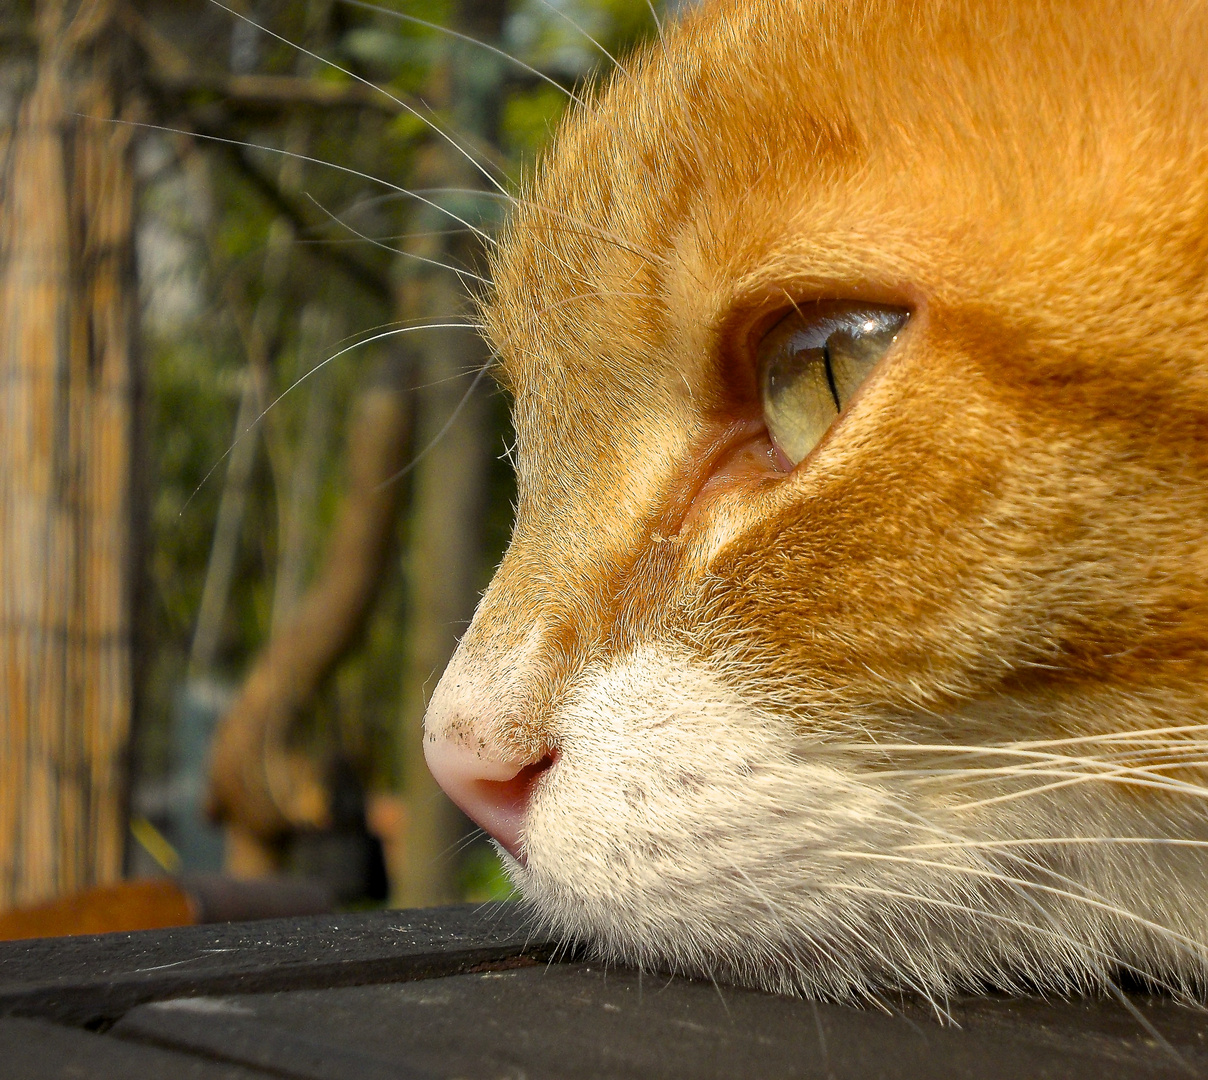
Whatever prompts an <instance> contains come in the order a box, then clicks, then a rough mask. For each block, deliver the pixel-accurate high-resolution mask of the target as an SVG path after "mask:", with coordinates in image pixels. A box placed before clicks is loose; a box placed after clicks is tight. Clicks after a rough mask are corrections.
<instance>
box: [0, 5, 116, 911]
mask: <svg viewBox="0 0 1208 1080" xmlns="http://www.w3.org/2000/svg"><path fill="white" fill-rule="evenodd" d="M114 6H115V5H114V3H113V2H112V0H72V2H68V0H41V2H40V3H39V6H38V37H39V45H40V49H39V59H38V68H37V76H36V80H35V82H34V84H33V87H32V89H31V90H30V92H29V95H28V96H27V98H26V99H25V101H24V103H23V106H22V111H21V112H20V114H19V119H18V121H17V124H16V128H15V130H14V131H12V132H10V133H8V136H7V138H0V151H2V152H3V158H2V159H0V908H4V907H9V906H12V905H14V904H20V903H28V902H33V901H37V900H41V899H44V898H47V897H50V896H53V895H56V894H60V893H63V892H67V891H72V890H76V889H79V888H83V887H86V886H88V885H91V884H93V883H95V882H104V881H111V880H113V879H114V878H116V877H118V876H119V875H120V873H121V868H122V847H123V841H124V806H123V802H124V799H123V790H124V775H123V774H124V766H125V754H126V745H127V741H128V737H129V729H130V715H131V621H130V606H131V605H130V597H131V559H130V544H131V527H130V523H131V490H132V485H131V475H132V469H131V445H132V430H133V401H134V388H135V379H134V368H133V362H132V357H133V326H134V322H133V317H134V314H135V309H134V290H133V258H132V215H133V205H134V204H133V178H132V173H131V160H130V159H131V154H130V142H131V129H130V128H129V127H124V126H120V125H117V124H113V123H109V122H105V121H106V120H108V119H109V118H112V117H115V116H117V115H119V111H118V110H119V109H120V107H121V103H120V101H119V97H118V90H117V89H116V87H117V85H118V78H117V74H118V72H117V69H116V66H115V63H114V60H113V58H112V56H111V55H110V54H109V52H108V48H109V45H108V42H109V41H110V40H111V38H112V35H111V34H110V30H111V28H112V19H113V17H114Z"/></svg>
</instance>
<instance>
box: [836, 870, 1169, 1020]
mask: <svg viewBox="0 0 1208 1080" xmlns="http://www.w3.org/2000/svg"><path fill="white" fill-rule="evenodd" d="M816 888H820V889H826V890H828V891H832V892H850V893H863V894H867V895H871V896H881V897H884V898H886V899H890V900H894V899H896V900H909V901H912V902H914V903H918V904H923V905H926V906H930V907H938V908H941V909H943V910H947V911H952V912H955V913H957V914H961V915H970V916H972V917H973V918H975V919H986V920H988V921H989V922H995V923H1000V924H1002V925H1005V926H1011V927H1014V928H1015V929H1017V930H1026V931H1028V932H1030V933H1034V934H1041V935H1043V936H1045V937H1050V938H1053V939H1055V940H1056V941H1058V942H1060V943H1061V944H1063V945H1066V946H1068V947H1070V948H1071V949H1073V950H1074V951H1076V952H1086V953H1089V954H1091V955H1095V956H1098V958H1099V959H1100V960H1104V961H1106V962H1107V963H1108V964H1110V965H1111V966H1113V967H1119V968H1121V969H1122V970H1124V971H1128V972H1130V973H1132V974H1133V975H1135V976H1137V978H1138V979H1140V980H1141V981H1142V982H1146V983H1149V984H1151V985H1153V986H1157V987H1160V988H1161V989H1163V990H1165V991H1166V992H1167V993H1168V994H1170V995H1171V997H1175V998H1177V997H1178V996H1179V993H1178V990H1177V989H1176V988H1175V987H1174V986H1171V985H1170V984H1169V983H1168V982H1166V981H1165V980H1164V979H1161V978H1159V977H1158V976H1156V975H1153V974H1151V973H1150V972H1147V971H1142V970H1141V969H1140V968H1138V967H1137V966H1136V965H1134V964H1130V963H1129V962H1128V961H1126V960H1124V959H1122V958H1121V957H1119V956H1114V955H1112V954H1111V953H1108V952H1106V951H1104V950H1103V949H1099V948H1096V947H1095V946H1093V945H1089V944H1087V943H1086V942H1083V941H1079V940H1077V939H1076V938H1073V937H1070V935H1069V934H1066V933H1063V932H1062V931H1060V930H1051V929H1046V928H1045V927H1042V926H1036V925H1035V924H1034V923H1029V922H1026V921H1025V920H1023V919H1017V918H1014V917H1013V916H1010V915H1004V914H1002V913H1001V912H997V911H990V910H988V909H984V908H974V907H970V906H969V905H967V904H961V903H958V902H956V901H954V900H946V899H944V898H943V897H939V896H926V895H923V894H920V893H912V892H906V891H905V890H901V889H889V888H885V887H882V886H878V885H864V884H860V883H857V882H818V883H817V884H816Z"/></svg>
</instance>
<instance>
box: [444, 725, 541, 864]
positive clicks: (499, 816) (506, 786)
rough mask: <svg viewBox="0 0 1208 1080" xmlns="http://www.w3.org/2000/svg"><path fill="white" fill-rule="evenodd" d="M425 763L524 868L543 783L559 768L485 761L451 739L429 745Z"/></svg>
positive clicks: (463, 806) (447, 793)
mask: <svg viewBox="0 0 1208 1080" xmlns="http://www.w3.org/2000/svg"><path fill="white" fill-rule="evenodd" d="M424 757H425V758H427V761H428V768H429V769H430V770H431V772H432V775H433V776H434V777H436V782H437V783H438V784H440V786H441V787H442V788H444V791H445V794H446V795H448V796H449V798H450V799H452V800H453V801H454V802H455V803H456V804H457V805H458V806H459V807H460V808H461V810H462V812H463V813H464V814H465V815H466V816H467V817H468V818H470V819H471V820H472V821H473V822H474V823H475V824H476V825H481V826H482V828H483V829H485V830H486V831H487V832H488V833H490V835H491V836H492V837H493V838H494V839H495V840H497V841H498V842H499V844H500V845H501V846H502V847H503V848H504V850H506V851H507V853H508V854H509V855H511V856H512V858H513V859H515V860H516V861H517V862H519V863H523V862H524V822H525V818H526V817H527V815H528V809H529V803H530V801H531V800H532V795H533V789H534V787H535V786H536V783H537V780H538V779H539V778H540V777H541V775H542V774H543V773H545V771H546V770H547V769H549V768H550V767H551V766H552V765H553V764H554V755H553V754H547V755H546V756H545V757H543V758H541V759H540V760H538V761H499V760H495V759H492V758H484V757H482V756H480V755H479V754H476V753H475V752H474V751H473V750H471V749H469V748H468V747H466V746H464V745H462V744H461V743H459V742H455V741H453V740H450V739H442V738H435V739H433V738H428V739H425V740H424Z"/></svg>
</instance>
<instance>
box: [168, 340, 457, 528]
mask: <svg viewBox="0 0 1208 1080" xmlns="http://www.w3.org/2000/svg"><path fill="white" fill-rule="evenodd" d="M446 329H458V330H476V329H477V327H476V326H475V325H474V324H473V323H424V324H422V325H419V326H404V327H399V328H396V329H393V330H383V331H382V332H381V333H379V334H373V335H371V336H370V337H367V338H362V339H361V340H359V341H355V342H353V343H352V344H351V345H348V346H346V347H345V348H343V349H340V350H339V351H338V352H335V353H332V354H331V355H330V356H329V357H327V358H326V359H325V360H320V361H319V362H318V363H317V364H315V365H314V367H311V368H308V369H307V370H306V371H304V372H303V373H302V374H301V375H299V376H298V377H297V378H296V379H295V380H294V381H293V382H292V383H290V384H289V386H287V387H286V388H285V389H284V390H282V391H281V393H279V394H278V395H277V396H276V397H275V398H273V400H272V401H270V402H269V403H268V404H267V405H266V406H265V407H264V409H262V410H261V412H260V414H259V415H258V416H257V417H256V418H255V419H254V420H253V421H252V422H251V423H250V424H249V425H248V426H247V427H246V428H245V429H244V430H243V431H241V432H240V433H239V434H238V435H236V436H235V438H234V439H232V440H231V445H230V446H228V447H227V448H226V449H225V450H224V451H223V452H222V456H221V457H219V458H218V460H217V461H215V462H214V464H213V465H211V466H210V468H209V470H208V471H207V472H206V474H205V476H203V477H202V478H201V480H200V481H199V482H198V484H197V486H196V487H195V488H194V489H193V492H192V494H190V495H189V497H188V498H187V499H186V500H185V501H184V504H183V505H182V506H181V508H180V510H179V511H178V515H177V516H181V515H183V514H184V512H185V511H186V510H187V509H188V508H189V505H190V504H191V503H192V502H193V500H194V499H195V498H196V497H197V493H198V492H199V491H201V489H202V488H203V487H205V485H206V483H207V482H208V481H209V479H210V477H211V476H213V475H214V473H215V471H216V470H217V469H218V467H219V466H220V465H221V464H222V463H223V462H224V461H226V459H227V458H228V457H230V456H231V454H232V452H233V451H234V449H235V447H236V446H238V445H239V444H240V443H241V442H242V441H243V440H244V438H246V437H247V436H248V435H250V434H251V433H252V432H253V431H254V430H255V429H256V428H257V427H258V426H259V425H260V423H261V422H262V421H263V420H264V418H265V417H266V416H267V415H268V414H269V412H271V411H272V409H273V407H274V406H275V405H277V404H278V403H279V402H280V401H281V399H282V398H284V397H285V395H286V394H289V393H291V392H292V391H293V390H295V389H297V387H299V386H300V385H301V384H302V383H304V382H305V381H306V380H307V379H309V378H310V377H311V376H312V375H314V374H315V373H316V372H317V371H321V370H322V369H323V368H325V367H326V366H327V365H328V364H330V363H331V362H332V361H333V360H338V359H339V358H340V357H341V356H344V355H345V354H347V353H350V352H352V350H353V349H359V348H360V347H361V346H362V345H371V344H372V343H373V342H375V341H381V340H383V339H384V338H389V337H396V336H398V335H399V334H407V333H412V332H413V331H416V330H446Z"/></svg>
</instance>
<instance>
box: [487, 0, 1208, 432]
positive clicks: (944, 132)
mask: <svg viewBox="0 0 1208 1080" xmlns="http://www.w3.org/2000/svg"><path fill="white" fill-rule="evenodd" d="M1092 9H1093V10H1092ZM1204 24H1205V19H1204V15H1203V6H1202V5H1200V4H1182V3H1175V2H1170V3H1155V4H1148V5H1138V4H1135V3H1132V2H1131V0H1128V2H1124V0H1120V2H1113V0H1108V2H1105V3H1102V4H1097V5H1086V4H1075V3H1070V4H1061V3H1053V2H1040V0H1037V2H1035V3H1029V2H1021V3H1015V4H1010V5H1004V4H1001V3H997V2H985V3H938V2H935V3H891V2H885V0H863V2H858V3H847V4H843V3H821V2H797V3H786V2H784V0H728V2H723V3H718V4H713V5H709V6H706V7H704V8H703V9H702V10H700V11H699V12H697V13H694V14H693V15H692V16H691V17H689V18H688V19H686V20H685V21H684V22H683V24H682V25H680V26H678V27H677V28H675V29H674V30H672V31H671V32H670V33H669V34H668V35H667V37H666V40H665V41H663V42H661V43H656V44H654V45H652V46H651V47H650V48H648V49H647V51H646V52H645V53H644V55H643V56H641V57H640V58H636V59H635V60H634V61H633V63H632V64H629V65H627V68H626V69H625V70H624V71H618V72H617V73H615V74H614V76H613V78H612V80H611V85H610V86H609V88H608V89H607V90H606V91H605V92H604V93H603V94H602V95H601V96H600V97H599V99H598V100H596V101H595V102H594V103H592V104H591V105H590V106H588V107H586V108H583V109H580V110H578V111H577V113H576V114H575V115H574V116H573V117H572V118H571V119H570V120H569V122H567V123H566V124H565V125H564V126H563V128H562V130H561V131H560V133H559V135H558V138H557V140H556V142H555V144H554V147H553V148H552V150H551V152H550V153H549V155H548V156H547V158H546V159H545V161H544V162H543V163H542V165H541V166H540V168H539V169H538V171H537V174H536V176H535V178H534V180H533V182H532V184H531V185H530V186H529V189H528V191H527V194H526V195H525V197H524V198H522V200H521V201H520V203H519V205H518V208H517V210H516V212H515V214H514V215H513V219H512V223H511V228H510V230H509V232H508V233H507V235H506V237H505V238H504V239H503V241H502V242H501V244H500V246H499V248H498V250H497V252H496V255H495V259H494V266H493V277H494V282H495V287H494V292H493V295H492V297H491V299H490V301H489V302H488V304H487V306H486V309H485V321H486V324H487V328H488V331H489V333H490V334H491V336H492V337H493V339H494V341H495V343H496V345H497V347H498V348H499V351H500V354H501V357H502V370H503V377H504V380H505V382H507V383H508V384H510V385H511V386H512V387H513V389H514V390H515V391H516V392H517V394H518V395H520V396H523V395H526V394H533V395H536V396H538V397H541V398H542V399H544V400H545V401H546V402H548V403H551V404H554V403H562V404H566V405H567V406H568V407H572V408H574V407H579V408H583V407H590V403H589V402H585V401H584V400H583V395H582V393H581V387H582V384H583V381H584V379H586V380H588V381H589V382H590V383H591V384H592V385H594V386H597V387H599V388H600V394H599V400H600V401H601V402H603V403H604V404H605V406H606V407H605V410H604V411H605V412H607V411H608V409H609V408H611V404H612V403H611V402H609V401H608V387H609V386H610V385H612V384H618V385H621V384H623V385H624V387H625V388H626V390H627V391H628V392H632V391H633V390H634V389H641V388H642V387H643V386H646V387H653V386H654V385H656V384H658V383H659V382H660V381H665V380H666V376H667V372H666V371H665V370H659V364H658V362H657V361H658V357H660V356H663V355H665V351H664V350H661V348H660V344H661V342H663V341H665V339H666V338H667V337H668V335H675V334H679V335H683V334H688V335H691V334H693V333H695V334H697V335H698V337H699V342H698V343H699V344H701V345H702V346H704V345H706V344H707V342H706V341H705V338H706V337H707V336H708V334H709V333H710V332H712V331H715V330H716V329H717V324H718V322H719V320H721V319H723V318H724V317H725V314H726V312H727V310H728V309H729V308H731V307H733V306H734V304H735V303H736V302H737V301H738V300H741V298H742V297H743V295H744V291H745V293H746V294H749V295H754V296H758V295H759V294H760V292H761V290H763V291H765V292H766V291H767V290H768V289H773V290H774V289H776V288H784V287H785V285H786V284H789V283H799V282H801V281H806V282H809V281H812V280H815V281H818V282H819V283H820V284H819V285H818V288H819V289H820V290H821V291H822V292H824V293H825V292H826V291H827V285H826V282H828V281H829V282H832V283H833V282H836V281H838V282H845V283H852V284H853V286H854V287H859V285H860V282H861V279H862V278H863V279H866V280H867V279H870V278H874V279H880V281H881V282H882V283H884V282H885V281H897V282H901V281H905V280H907V279H910V278H911V277H912V275H915V274H916V273H922V274H924V275H925V274H927V273H931V274H937V273H938V272H939V271H938V270H937V265H938V263H939V262H942V261H943V260H945V259H946V260H948V262H949V264H950V265H948V266H947V268H946V270H947V277H946V279H945V281H943V282H940V281H938V280H937V281H936V282H935V283H934V284H936V285H937V287H938V285H940V284H948V285H951V286H952V287H953V288H954V289H956V290H957V291H959V289H960V288H961V287H966V288H970V287H973V284H974V283H975V281H976V277H977V275H976V274H971V273H970V272H969V266H962V265H960V260H961V259H962V258H965V259H968V260H970V266H974V265H977V264H984V263H985V261H986V260H985V258H984V256H985V252H986V250H988V247H990V246H993V247H997V248H1000V249H1006V248H1009V247H1010V246H1011V245H1012V244H1014V245H1015V246H1016V247H1017V248H1027V247H1029V246H1033V247H1043V246H1044V245H1046V244H1047V245H1048V246H1050V247H1052V248H1053V249H1054V250H1056V249H1059V248H1061V247H1062V246H1063V245H1065V246H1068V245H1070V244H1078V243H1081V241H1082V237H1081V236H1079V235H1078V230H1079V229H1082V230H1083V231H1084V232H1085V231H1087V230H1093V229H1094V228H1096V227H1097V223H1098V221H1099V220H1101V219H1102V218H1103V217H1104V215H1105V214H1106V215H1107V216H1110V213H1111V204H1112V203H1113V201H1114V202H1115V203H1116V204H1117V205H1123V204H1124V203H1127V201H1128V198H1129V191H1128V189H1129V185H1130V183H1133V181H1134V180H1135V175H1134V174H1136V173H1138V172H1140V173H1144V172H1145V171H1146V169H1149V171H1150V172H1152V171H1153V166H1154V165H1158V164H1160V166H1161V168H1162V169H1163V170H1165V171H1166V172H1167V173H1169V172H1170V169H1171V166H1172V162H1173V161H1174V160H1176V159H1178V157H1179V152H1180V150H1185V149H1186V148H1187V147H1193V148H1194V149H1195V151H1196V154H1198V155H1200V156H1202V150H1203V133H1204V119H1203V117H1204V114H1205V111H1206V110H1205V107H1204V106H1205V99H1204V91H1203V87H1202V86H1201V85H1200V84H1201V83H1202V81H1203V80H1201V79H1200V78H1199V75H1198V71H1199V66H1200V63H1201V60H1200V58H1201V57H1202V55H1204V53H1203V50H1204V48H1205V45H1206V44H1208V41H1206V35H1205V32H1204ZM1180 131H1181V132H1182V133H1183V135H1184V137H1185V146H1183V147H1178V146H1173V147H1172V146H1171V145H1170V140H1171V138H1172V135H1171V133H1172V132H1180ZM1155 147H1157V149H1155ZM1155 154H1158V155H1160V160H1158V161H1154V160H1153V159H1154V157H1155ZM1183 156H1184V158H1185V159H1186V160H1185V161H1184V167H1185V168H1187V169H1189V170H1191V169H1194V168H1195V166H1194V165H1193V164H1192V163H1191V161H1190V157H1194V156H1195V155H1190V156H1188V155H1186V154H1184V155H1183ZM1147 157H1148V158H1150V159H1151V163H1150V164H1149V165H1146V164H1145V161H1146V158H1147ZM1176 171H1177V167H1176ZM1096 185H1098V186H1096ZM1134 186H1135V184H1134ZM1176 186H1177V183H1176ZM1079 201H1081V204H1083V205H1082V206H1081V209H1080V210H1078V212H1073V211H1071V210H1070V209H1069V206H1062V205H1061V204H1062V203H1063V202H1064V203H1070V204H1071V205H1072V203H1075V202H1079ZM1142 201H1144V200H1142ZM1150 209H1152V208H1146V209H1145V211H1144V212H1148V211H1149V210H1150ZM1162 212H1169V207H1165V208H1163V210H1162ZM979 231H980V232H981V233H982V234H983V236H982V237H979V235H978V234H979ZM953 237H957V238H958V242H956V243H939V244H938V246H937V247H935V248H934V249H931V248H928V244H930V243H931V242H932V241H934V240H936V238H940V239H941V240H943V241H950V240H951V239H952V238H953ZM961 237H963V238H964V241H963V243H962V242H959V238H961ZM983 237H984V238H983ZM878 260H880V265H877V263H878ZM1042 261H1043V260H1041V259H1037V260H1036V262H1037V265H1038V266H1039V265H1040V263H1041V262H1042ZM1050 261H1052V260H1051V259H1050ZM983 268H984V267H983ZM1037 272H1041V271H1037ZM997 276H998V277H999V278H1001V277H1002V276H1003V275H1001V274H999V275H997ZM1015 276H1016V277H1017V278H1020V279H1022V277H1026V276H1027V275H1015ZM994 277H995V275H994V274H993V273H991V274H988V275H986V279H985V280H986V281H987V282H993V279H994ZM1031 284H1032V285H1034V284H1035V282H1032V283H1031ZM993 287H995V288H996V287H998V285H997V283H995V284H994V285H993ZM830 288H831V290H832V291H833V290H834V286H833V284H832V285H831V287H830ZM1050 291H1051V290H1050ZM686 313H687V314H686ZM675 374H676V376H677V377H680V378H683V377H685V375H686V373H685V372H683V371H682V370H680V371H677V372H675ZM523 411H524V410H521V413H523ZM521 419H523V417H521Z"/></svg>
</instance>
